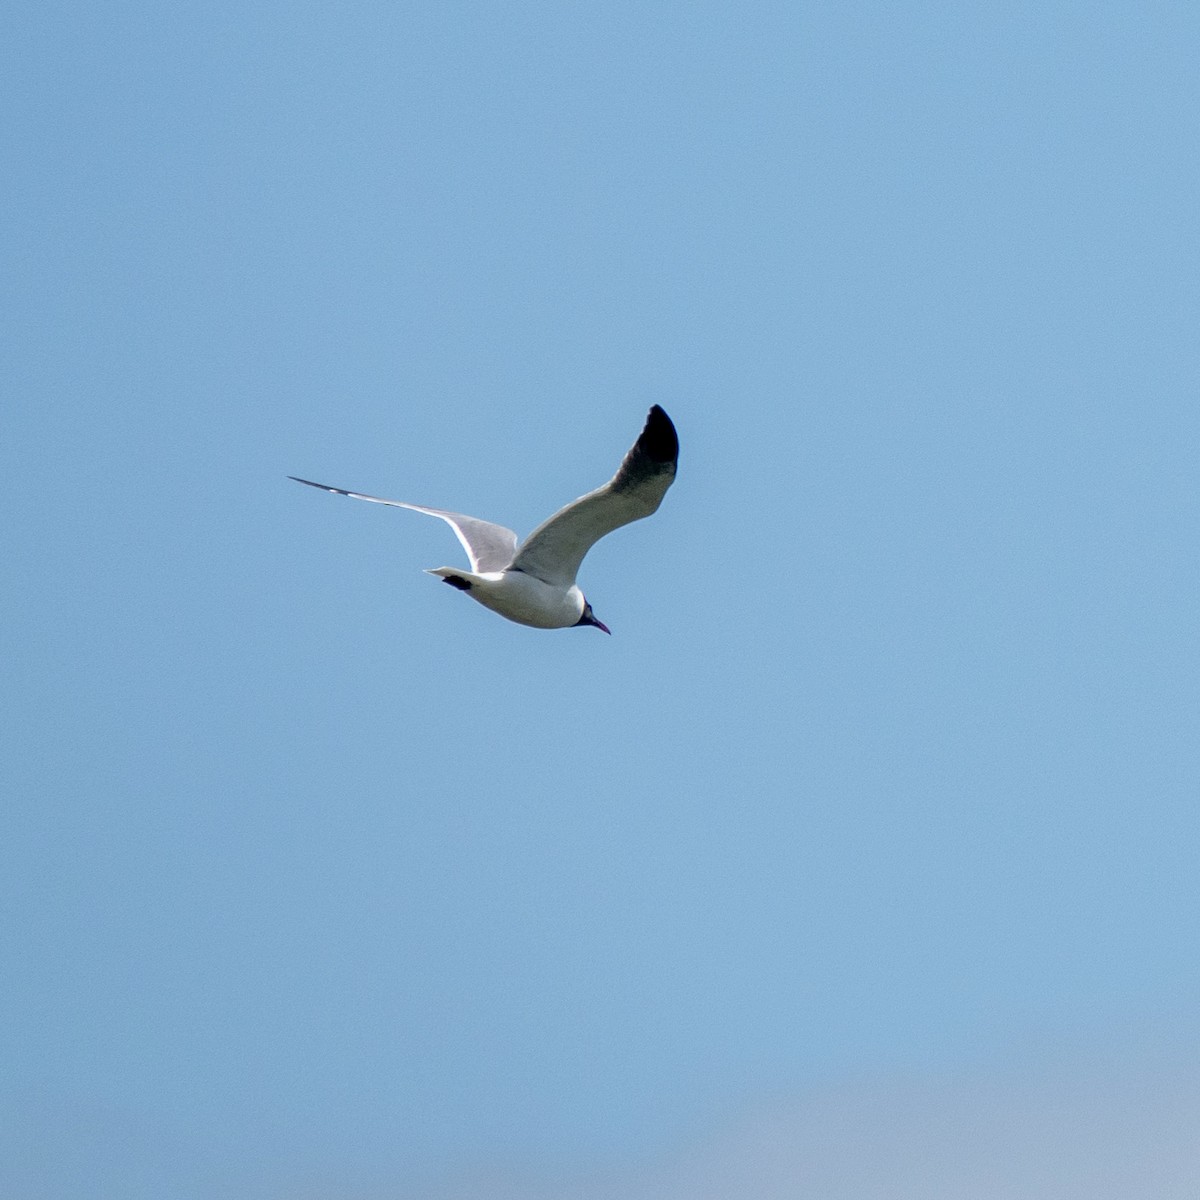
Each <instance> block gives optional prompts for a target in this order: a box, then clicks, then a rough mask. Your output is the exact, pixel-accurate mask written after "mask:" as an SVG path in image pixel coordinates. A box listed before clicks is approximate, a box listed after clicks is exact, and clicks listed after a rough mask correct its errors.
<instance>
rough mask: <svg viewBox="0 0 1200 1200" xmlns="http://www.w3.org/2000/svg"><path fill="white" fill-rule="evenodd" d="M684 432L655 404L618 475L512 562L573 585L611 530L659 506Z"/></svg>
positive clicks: (549, 525) (557, 517)
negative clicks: (587, 557) (587, 558)
mask: <svg viewBox="0 0 1200 1200" xmlns="http://www.w3.org/2000/svg"><path fill="white" fill-rule="evenodd" d="M678 463H679V438H678V436H677V435H676V433H675V426H674V425H673V424H672V423H671V418H670V417H668V416H667V414H666V413H665V412H663V410H662V409H661V408H659V406H658V405H657V404H656V405H655V406H654V407H653V408H652V409H651V410H650V415H649V416H648V417H647V419H646V427H645V428H644V429H643V430H642V432H641V436H640V437H639V438H638V440H637V441H636V442H635V443H634V444H633V447H632V449H631V450H630V451H629V453H628V454H626V455H625V458H624V461H622V463H621V466H620V468H619V469H618V471H617V473H616V475H614V476H613V477H612V479H611V480H609V482H608V483H606V484H605V485H604V486H603V487H601V488H597V489H596V490H595V491H594V492H589V493H588V494H587V495H586V496H580V498H579V499H578V500H575V501H572V503H570V504H568V505H567V506H566V508H562V509H559V511H558V512H556V513H555V514H554V516H552V517H551V518H550V519H549V520H548V521H543V522H542V524H541V525H539V526H538V527H537V529H535V530H534V531H533V532H532V533H531V534H530V535H529V537H528V538H526V539H525V543H524V545H522V547H521V549H520V550H519V551H518V552H517V556H516V558H514V559H513V561H512V565H513V567H515V568H519V569H520V570H522V571H525V572H526V573H527V574H529V575H535V576H537V578H539V579H544V580H545V581H546V582H547V583H553V584H558V585H560V586H563V587H569V586H570V585H571V584H573V583H574V582H575V576H576V574H577V573H578V571H579V564H580V563H582V562H583V559H584V555H586V554H587V552H588V551H589V550H590V549H591V548H592V547H593V546H594V545H595V544H596V543H597V542H598V541H599V540H600V539H601V538H602V537H603V536H604V535H605V534H606V533H611V532H612V531H613V530H614V529H619V528H620V527H621V526H622V525H628V524H629V523H630V522H631V521H640V520H641V519H642V518H643V517H648V516H649V515H650V514H651V513H652V512H654V511H656V510H657V508H658V506H659V505H660V504H661V503H662V498H663V496H665V495H666V493H667V488H669V487H670V486H671V483H672V481H673V480H674V478H675V471H676V468H677V466H678Z"/></svg>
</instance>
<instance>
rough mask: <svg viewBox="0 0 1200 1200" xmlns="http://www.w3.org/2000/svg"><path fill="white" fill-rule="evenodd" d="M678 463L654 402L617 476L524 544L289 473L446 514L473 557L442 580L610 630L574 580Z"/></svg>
mask: <svg viewBox="0 0 1200 1200" xmlns="http://www.w3.org/2000/svg"><path fill="white" fill-rule="evenodd" d="M678 462H679V438H678V437H677V436H676V434H675V426H674V425H673V424H672V423H671V418H670V417H668V416H667V414H666V413H665V412H663V410H662V409H661V408H659V406H658V405H657V404H656V405H655V406H654V407H653V408H652V409H651V410H650V415H649V416H648V417H647V418H646V427H645V428H644V429H643V430H642V432H641V436H640V437H639V438H638V440H637V441H636V442H634V444H633V448H632V449H631V450H630V451H629V453H628V454H626V455H625V458H624V460H623V461H622V463H621V466H620V468H619V469H618V470H617V473H616V474H615V475H614V476H613V477H612V479H610V480H609V481H608V483H606V484H605V485H604V486H603V487H600V488H597V489H596V490H595V491H594V492H588V494H587V495H586V496H580V497H579V499H578V500H574V501H572V502H571V503H570V504H568V505H567V506H566V508H560V509H559V510H558V512H556V513H555V514H554V516H552V517H551V518H550V519H549V520H547V521H543V522H542V523H541V524H540V525H539V526H538V527H537V528H536V529H535V530H534V531H533V532H532V533H531V534H530V535H529V537H527V538H526V539H525V542H524V544H523V545H522V546H520V548H518V546H517V535H516V534H515V533H513V531H512V530H511V529H505V528H504V526H503V525H493V524H492V523H491V522H490V521H481V520H480V519H479V518H478V517H468V516H465V515H464V514H463V513H453V512H446V511H445V510H444V509H441V508H426V507H425V506H424V505H421V504H406V503H405V502H404V501H403V500H384V499H382V498H381V497H380V496H365V495H363V493H362V492H348V491H346V490H345V489H344V488H335V487H329V486H328V484H324V483H314V482H313V481H312V480H311V479H300V478H299V477H298V476H296V475H289V476H288V478H289V479H294V480H295V481H296V482H297V483H305V484H307V485H308V486H309V487H315V488H320V489H321V490H322V491H325V492H332V493H333V494H334V495H336V496H350V497H351V498H353V499H355V500H369V501H371V503H372V504H389V505H391V506H392V507H393V508H411V509H412V510H413V512H419V513H426V514H427V515H429V516H431V517H440V518H441V519H442V520H443V521H445V522H446V524H447V525H449V526H450V528H451V529H453V530H454V532H455V533H456V534H457V535H458V540H459V541H460V542H461V543H462V546H463V549H464V550H466V552H467V557H468V558H469V559H470V560H471V569H470V570H469V571H464V570H461V569H460V568H458V567H437V568H435V569H433V570H431V571H430V572H429V574H430V575H440V576H441V578H442V582H443V583H448V584H450V586H451V587H454V588H458V589H459V591H463V592H466V593H467V595H469V596H470V597H471V598H472V599H473V600H478V601H479V603H480V604H482V605H483V606H484V607H485V608H490V609H491V610H492V611H493V612H497V613H499V614H500V615H501V616H502V617H507V618H508V619H509V620H510V621H516V622H517V623H518V624H519V625H532V626H534V627H535V628H537V629H565V628H567V627H568V626H573V625H594V626H595V627H596V628H597V629H603V630H604V632H605V633H608V632H610V631H609V628H608V626H607V625H605V624H604V622H603V621H599V620H597V619H596V616H595V614H594V613H593V612H592V606H591V605H590V604H589V603H588V602H587V600H586V599H585V597H584V594H583V593H582V592H581V591H580V590H579V588H578V586H577V585H576V583H575V576H576V573H577V572H578V571H579V564H580V563H581V562H583V558H584V555H585V554H587V552H588V551H589V550H590V549H591V548H592V546H594V545H595V544H596V542H598V541H599V540H600V539H601V538H602V537H603V536H604V535H605V534H606V533H612V531H613V530H614V529H619V528H620V527H621V526H622V525H628V524H629V523H630V522H631V521H640V520H641V519H642V518H643V517H648V516H649V515H650V514H651V513H652V512H655V511H656V510H657V508H658V506H659V505H660V504H661V503H662V498H663V496H665V495H666V493H667V488H669V487H670V486H671V481H672V480H673V479H674V478H675V468H676V465H677V464H678Z"/></svg>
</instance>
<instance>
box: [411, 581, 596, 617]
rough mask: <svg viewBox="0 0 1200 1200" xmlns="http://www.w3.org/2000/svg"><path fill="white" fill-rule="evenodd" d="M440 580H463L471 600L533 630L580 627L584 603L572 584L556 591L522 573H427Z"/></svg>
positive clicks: (555, 588)
mask: <svg viewBox="0 0 1200 1200" xmlns="http://www.w3.org/2000/svg"><path fill="white" fill-rule="evenodd" d="M428 573H429V574H430V575H440V576H441V577H442V578H443V579H449V578H458V579H465V580H467V581H468V582H469V583H470V584H471V585H472V587H471V590H470V593H469V594H470V597H471V599H472V600H478V601H479V603H480V604H482V605H483V607H484V608H490V609H491V610H492V612H495V613H499V614H500V615H501V616H502V617H507V618H508V619H509V620H510V621H516V623H517V624H518V625H532V626H533V628H534V629H568V628H570V626H572V625H578V624H579V618H580V617H582V616H583V610H584V608H585V606H586V604H587V601H586V600H584V598H583V593H582V592H581V591H580V590H579V588H578V587H577V586H576V585H575V584H571V586H570V587H569V588H562V587H558V586H557V585H555V584H553V583H547V582H546V581H545V580H544V579H538V578H537V576H536V575H526V574H525V572H524V571H520V570H516V571H513V570H508V571H488V572H487V573H486V574H483V575H476V574H475V573H474V572H472V571H463V570H461V569H459V568H458V567H435V568H434V569H433V570H431V571H429V572H428Z"/></svg>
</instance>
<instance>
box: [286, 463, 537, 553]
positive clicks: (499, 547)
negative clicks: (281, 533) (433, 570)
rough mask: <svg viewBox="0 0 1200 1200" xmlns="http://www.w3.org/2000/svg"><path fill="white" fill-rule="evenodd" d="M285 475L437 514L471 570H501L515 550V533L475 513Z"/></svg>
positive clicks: (361, 497)
mask: <svg viewBox="0 0 1200 1200" xmlns="http://www.w3.org/2000/svg"><path fill="white" fill-rule="evenodd" d="M288 478H289V479H294V480H295V481H296V482H297V483H307V484H308V486H309V487H315V488H320V489H321V491H323V492H332V493H333V494H334V495H335V496H349V497H351V499H354V500H369V501H370V502H371V503H372V504H388V505H390V506H391V507H392V508H411V509H412V510H413V512H419V513H427V514H428V515H429V516H431V517H441V519H442V520H443V521H445V522H446V524H447V525H449V526H450V528H451V529H453V530H454V532H455V534H456V535H457V536H458V540H459V541H460V542H462V546H463V549H464V550H465V551H466V552H467V557H468V558H469V559H470V560H471V570H472V571H474V572H476V573H477V574H479V573H482V572H484V571H503V570H504V568H505V567H507V566H508V564H509V563H511V562H512V560H513V555H514V554H515V553H516V549H517V535H516V534H515V533H513V531H512V530H511V529H505V528H504V526H503V525H493V524H492V523H491V521H481V520H480V519H479V518H478V517H468V516H466V515H465V514H464V513H453V512H446V511H445V510H444V509H441V508H426V507H425V506H424V505H422V504H405V502H404V501H403V500H384V499H383V498H382V497H381V496H364V495H363V493H362V492H348V491H346V489H345V488H335V487H330V486H329V485H328V484H327V483H313V481H312V480H311V479H301V478H300V477H299V476H298V475H289V476H288Z"/></svg>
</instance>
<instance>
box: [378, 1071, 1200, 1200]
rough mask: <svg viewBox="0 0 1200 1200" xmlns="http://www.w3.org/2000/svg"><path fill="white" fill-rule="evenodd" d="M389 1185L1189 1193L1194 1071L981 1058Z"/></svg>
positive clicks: (502, 1194)
mask: <svg viewBox="0 0 1200 1200" xmlns="http://www.w3.org/2000/svg"><path fill="white" fill-rule="evenodd" d="M390 1195H391V1196H392V1197H396V1198H397V1200H399V1198H400V1197H401V1196H403V1197H404V1198H405V1200H1142V1198H1143V1197H1144V1198H1146V1200H1196V1197H1198V1196H1200V1084H1198V1083H1197V1077H1196V1075H1195V1074H1194V1073H1193V1072H1191V1071H1185V1070H1184V1069H1183V1068H1182V1067H1173V1066H1170V1065H1165V1066H1164V1065H1159V1066H1157V1067H1156V1068H1155V1069H1153V1070H1147V1071H1142V1072H1139V1071H1136V1070H1128V1069H1126V1070H1123V1071H1113V1070H1108V1071H1102V1070H1096V1069H1090V1070H1079V1069H1077V1070H1074V1071H1070V1072H1057V1073H1055V1072H1041V1073H1036V1072H1025V1073H1016V1072H1011V1071H1008V1072H1003V1073H1002V1072H992V1073H988V1072H976V1073H975V1074H974V1075H962V1076H957V1077H945V1078H940V1079H925V1080H922V1081H912V1080H909V1081H903V1080H895V1079H893V1080H890V1081H886V1082H877V1083H875V1084H873V1085H869V1086H868V1085H860V1086H855V1087H842V1088H829V1089H825V1090H819V1091H814V1092H811V1093H810V1094H808V1095H806V1096H804V1097H802V1098H798V1099H793V1100H787V1101H779V1102H774V1103H764V1104H762V1105H760V1106H759V1107H758V1108H757V1110H756V1111H753V1112H749V1113H746V1114H745V1115H744V1116H743V1118H742V1119H741V1120H740V1121H739V1122H737V1123H736V1125H735V1126H734V1127H732V1128H725V1129H724V1130H721V1131H717V1132H715V1133H714V1134H712V1135H711V1136H708V1137H704V1138H698V1139H696V1140H695V1141H694V1143H693V1144H691V1145H689V1146H686V1147H678V1148H676V1149H675V1150H674V1151H673V1152H671V1153H669V1154H664V1155H662V1156H661V1157H660V1158H659V1159H658V1161H657V1162H655V1163H653V1164H646V1163H643V1164H640V1165H639V1166H636V1167H628V1168H626V1169H618V1170H613V1171H605V1172H604V1173H603V1174H601V1173H598V1172H582V1171H581V1172H579V1173H578V1174H577V1175H576V1176H575V1178H574V1179H562V1178H559V1179H555V1180H550V1179H549V1178H547V1177H545V1176H542V1177H540V1178H539V1177H538V1173H537V1172H529V1173H527V1174H525V1176H524V1178H523V1179H522V1178H521V1177H520V1174H519V1173H514V1172H511V1171H495V1172H485V1173H482V1174H475V1175H473V1176H472V1177H471V1178H459V1179H458V1180H457V1181H456V1182H454V1183H447V1185H446V1186H445V1187H443V1188H440V1189H436V1190H435V1191H432V1192H425V1193H423V1194H422V1195H421V1196H420V1197H417V1196H414V1195H413V1194H412V1193H410V1192H403V1191H401V1192H391V1193H390Z"/></svg>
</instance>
